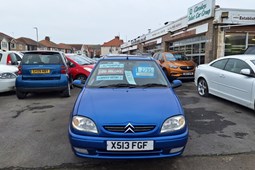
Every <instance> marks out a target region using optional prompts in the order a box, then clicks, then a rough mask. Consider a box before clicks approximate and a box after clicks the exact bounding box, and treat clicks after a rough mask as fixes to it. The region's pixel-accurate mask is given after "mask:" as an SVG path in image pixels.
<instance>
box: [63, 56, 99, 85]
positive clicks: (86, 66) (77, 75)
mask: <svg viewBox="0 0 255 170" xmlns="http://www.w3.org/2000/svg"><path fill="white" fill-rule="evenodd" d="M67 60H68V61H69V63H70V64H69V74H70V75H71V76H72V79H74V80H75V79H79V80H83V81H86V80H87V78H88V77H89V74H90V72H91V70H92V69H93V68H94V64H93V63H92V62H89V61H88V60H86V59H84V57H82V56H79V55H70V56H67Z"/></svg>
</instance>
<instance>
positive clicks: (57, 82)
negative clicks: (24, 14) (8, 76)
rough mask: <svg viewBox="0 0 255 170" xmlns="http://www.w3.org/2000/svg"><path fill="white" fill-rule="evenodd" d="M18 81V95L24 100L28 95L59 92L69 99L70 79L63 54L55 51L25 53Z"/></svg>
mask: <svg viewBox="0 0 255 170" xmlns="http://www.w3.org/2000/svg"><path fill="white" fill-rule="evenodd" d="M18 68H19V72H18V74H19V75H18V77H17V79H16V88H17V89H16V94H17V97H18V98H19V99H24V98H25V97H26V95H27V93H30V92H44V91H59V92H61V93H62V96H64V97H69V96H70V95H71V92H70V79H69V76H68V66H67V60H66V58H65V56H64V54H63V53H61V52H54V51H31V52H25V53H24V56H23V59H22V62H21V64H20V66H19V67H18Z"/></svg>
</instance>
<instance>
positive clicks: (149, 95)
mask: <svg viewBox="0 0 255 170" xmlns="http://www.w3.org/2000/svg"><path fill="white" fill-rule="evenodd" d="M77 102H78V103H77V104H79V106H78V107H76V108H77V110H75V112H76V113H74V114H78V115H80V116H85V117H89V118H91V119H92V120H94V121H95V122H96V123H97V124H101V125H104V124H119V123H127V122H132V123H137V124H140V123H157V122H160V123H162V121H164V120H165V119H167V118H169V117H172V116H174V115H179V114H183V109H182V107H181V105H180V103H179V100H178V98H177V97H176V95H175V93H174V92H173V90H172V89H171V88H145V89H138V88H137V89H116V88H115V89H111V88H110V89H93V88H90V89H84V90H83V94H82V96H81V98H80V100H79V101H77Z"/></svg>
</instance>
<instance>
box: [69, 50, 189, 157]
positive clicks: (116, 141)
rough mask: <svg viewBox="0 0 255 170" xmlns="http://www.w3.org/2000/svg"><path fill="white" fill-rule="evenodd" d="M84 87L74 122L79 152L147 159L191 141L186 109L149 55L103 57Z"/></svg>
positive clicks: (173, 151)
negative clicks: (185, 113)
mask: <svg viewBox="0 0 255 170" xmlns="http://www.w3.org/2000/svg"><path fill="white" fill-rule="evenodd" d="M73 84H74V85H75V86H76V87H83V90H82V91H81V93H80V94H79V96H78V98H77V100H76V102H75V104H74V108H73V110H72V113H71V115H70V123H69V139H70V143H71V147H72V149H73V152H74V153H75V155H77V156H79V157H86V158H104V159H139V158H141V159H145V158H163V157H172V156H178V155H181V154H182V153H183V151H184V149H185V145H186V143H187V140H188V126H187V121H186V119H185V115H184V110H183V108H182V105H181V103H180V101H179V99H178V97H177V96H176V94H175V92H174V90H173V88H176V87H179V86H181V81H180V80H174V81H173V82H172V83H169V81H168V80H167V77H166V76H165V75H164V72H163V71H162V69H161V68H160V66H159V65H158V64H157V63H156V61H155V60H154V59H153V58H151V57H144V56H128V55H127V56H123V55H121V56H108V57H104V58H102V59H101V60H100V61H99V62H98V63H97V65H96V66H95V68H94V69H93V71H92V73H91V75H90V77H89V78H88V79H87V81H86V82H85V83H84V82H81V80H75V81H74V82H73Z"/></svg>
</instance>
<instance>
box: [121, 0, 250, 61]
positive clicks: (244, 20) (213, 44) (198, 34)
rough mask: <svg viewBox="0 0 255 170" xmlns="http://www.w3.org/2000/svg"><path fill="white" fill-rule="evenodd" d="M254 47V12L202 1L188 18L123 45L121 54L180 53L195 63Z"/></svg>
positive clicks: (189, 9)
mask: <svg viewBox="0 0 255 170" xmlns="http://www.w3.org/2000/svg"><path fill="white" fill-rule="evenodd" d="M251 45H255V10H248V9H228V8H220V7H219V6H218V5H215V0H204V1H202V2H200V3H198V4H196V5H194V6H192V7H190V8H188V12H187V15H186V16H185V17H182V18H180V19H178V20H176V21H172V22H167V23H165V25H164V26H163V27H161V28H158V29H157V30H153V31H150V32H149V33H147V34H143V35H140V36H138V37H137V38H135V39H132V40H129V41H128V42H125V43H124V44H123V45H122V46H121V52H122V53H126V54H137V53H140V52H143V53H144V52H145V53H146V52H151V53H154V52H157V51H179V52H182V53H184V54H185V55H186V56H187V57H189V58H191V59H193V60H194V61H195V62H197V64H203V63H208V62H210V61H212V60H213V59H216V58H219V57H222V56H226V55H234V54H242V53H243V52H244V50H245V49H246V48H247V47H248V46H251Z"/></svg>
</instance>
